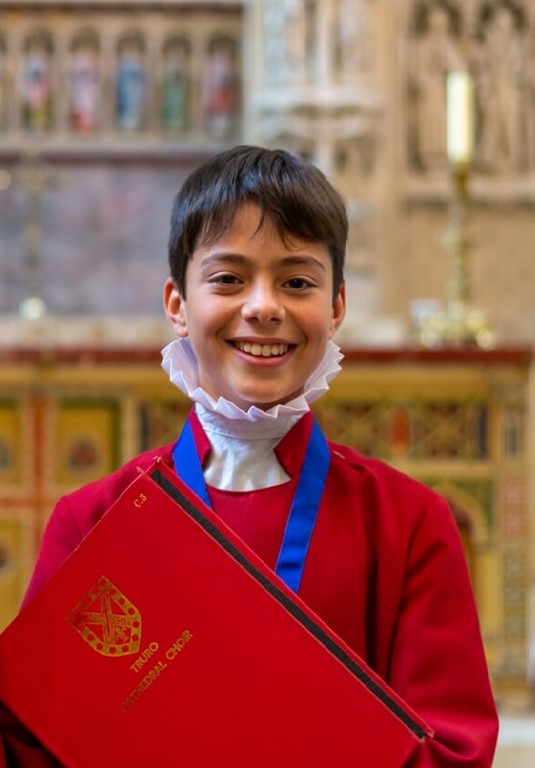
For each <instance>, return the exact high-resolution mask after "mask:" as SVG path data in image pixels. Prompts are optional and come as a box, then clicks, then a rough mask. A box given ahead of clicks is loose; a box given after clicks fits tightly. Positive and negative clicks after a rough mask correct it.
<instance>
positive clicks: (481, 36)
mask: <svg viewBox="0 0 535 768" xmlns="http://www.w3.org/2000/svg"><path fill="white" fill-rule="evenodd" d="M404 34H405V40H404V41H403V42H404V45H403V50H404V62H403V64H404V72H405V88H404V103H403V105H402V109H403V111H404V122H405V150H404V151H405V162H406V168H407V176H408V180H409V183H408V189H409V194H410V196H411V197H414V196H415V197H426V195H427V197H433V198H441V199H443V200H444V199H445V198H446V196H447V194H448V192H449V184H448V159H447V135H446V134H447V97H446V82H447V76H448V73H449V72H451V71H453V70H458V69H466V70H467V71H468V72H469V73H470V74H471V76H472V79H473V83H474V137H473V138H474V153H473V158H472V163H471V190H472V193H473V196H474V197H475V198H477V199H481V200H484V201H486V202H500V203H501V202H514V201H520V200H529V201H533V200H534V199H535V191H534V185H533V180H534V177H535V7H534V3H533V2H532V0H479V1H478V0H470V2H459V0H408V2H407V4H406V18H405V33H404Z"/></svg>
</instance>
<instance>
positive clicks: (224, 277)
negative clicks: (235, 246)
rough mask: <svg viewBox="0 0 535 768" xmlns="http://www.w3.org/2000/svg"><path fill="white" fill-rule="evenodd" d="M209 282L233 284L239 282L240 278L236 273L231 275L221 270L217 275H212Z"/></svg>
mask: <svg viewBox="0 0 535 768" xmlns="http://www.w3.org/2000/svg"><path fill="white" fill-rule="evenodd" d="M209 282H210V283H215V284H216V285H235V284H236V283H238V282H240V280H239V278H238V277H236V275H231V274H229V273H228V272H221V273H219V274H217V275H212V277H211V278H210V280H209Z"/></svg>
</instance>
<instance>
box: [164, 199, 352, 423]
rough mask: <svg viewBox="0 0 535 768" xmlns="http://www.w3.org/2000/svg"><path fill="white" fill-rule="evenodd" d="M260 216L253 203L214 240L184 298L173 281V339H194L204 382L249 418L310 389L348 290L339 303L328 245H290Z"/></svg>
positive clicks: (168, 289)
mask: <svg viewBox="0 0 535 768" xmlns="http://www.w3.org/2000/svg"><path fill="white" fill-rule="evenodd" d="M258 221H259V210H258V208H257V207H256V206H254V205H245V206H244V207H243V208H242V209H240V210H239V211H238V214H237V216H236V218H235V220H234V223H233V225H232V226H231V227H230V228H229V230H228V231H227V232H226V233H225V234H223V235H222V236H221V237H220V238H219V239H217V240H216V241H215V242H213V243H210V244H209V245H200V246H199V247H198V248H197V249H196V250H195V252H194V253H193V256H192V258H191V260H190V261H189V263H188V268H187V272H186V296H187V299H184V298H182V297H181V296H180V294H179V292H178V290H177V288H176V286H175V284H174V282H173V281H172V279H171V278H169V279H168V280H167V281H166V284H165V287H164V306H165V310H166V314H167V316H168V318H169V320H170V321H171V323H172V325H173V328H174V330H175V333H176V334H177V335H178V336H180V337H185V336H189V337H190V340H191V344H192V346H193V349H194V351H195V354H196V356H197V360H198V364H199V378H200V384H201V386H202V387H203V389H205V390H206V391H207V392H208V393H209V394H210V395H211V396H212V397H214V398H215V399H217V398H218V397H224V398H226V399H227V400H230V401H232V402H233V403H235V404H236V405H238V406H240V407H241V408H243V409H244V410H247V409H248V408H250V406H252V405H256V406H258V407H259V408H262V409H267V408H269V407H271V406H273V405H276V404H277V403H285V402H288V401H289V400H291V399H292V398H294V397H296V396H297V395H298V394H300V393H301V392H302V391H303V387H304V384H305V382H306V380H307V379H308V378H309V376H310V374H311V373H312V372H313V371H314V369H315V368H316V366H317V365H318V364H319V363H320V361H321V359H322V358H323V355H324V353H325V347H326V344H327V341H328V340H329V339H330V338H331V337H332V336H333V334H334V332H335V331H336V330H337V328H338V327H339V326H340V323H341V322H342V319H343V317H344V312H345V293H344V289H343V288H342V289H341V291H340V293H339V295H338V296H337V297H336V299H335V301H334V303H333V299H332V290H333V288H332V286H333V274H332V264H331V259H330V256H329V252H328V249H327V246H326V245H323V244H321V243H309V242H305V241H301V240H297V239H294V238H292V239H291V240H290V239H288V242H287V243H284V242H283V240H281V238H280V236H279V235H278V233H277V231H276V229H275V227H274V226H273V225H272V223H271V222H270V221H269V220H266V221H265V223H264V225H263V227H262V228H261V229H260V230H259V231H258V232H256V228H257V226H258Z"/></svg>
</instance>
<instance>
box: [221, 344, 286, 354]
mask: <svg viewBox="0 0 535 768" xmlns="http://www.w3.org/2000/svg"><path fill="white" fill-rule="evenodd" d="M233 343H234V346H235V347H236V348H237V349H239V350H240V352H245V354H246V355H253V357H281V356H282V355H285V354H286V352H288V348H289V345H288V344H258V343H256V342H250V341H235V342H233Z"/></svg>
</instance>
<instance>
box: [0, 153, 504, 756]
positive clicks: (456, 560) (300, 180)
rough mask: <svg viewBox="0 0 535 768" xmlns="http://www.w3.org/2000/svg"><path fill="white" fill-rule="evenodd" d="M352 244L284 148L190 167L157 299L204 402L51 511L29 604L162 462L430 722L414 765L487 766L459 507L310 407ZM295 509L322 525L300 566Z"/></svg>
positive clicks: (326, 371) (175, 362) (333, 356)
mask: <svg viewBox="0 0 535 768" xmlns="http://www.w3.org/2000/svg"><path fill="white" fill-rule="evenodd" d="M346 239H347V219H346V212H345V204H344V201H343V199H342V198H341V197H340V196H339V194H338V193H337V192H336V191H335V190H334V189H333V188H332V187H331V185H330V184H329V183H328V181H327V180H326V179H325V177H324V176H323V174H322V173H321V172H320V171H319V170H317V169H316V168H314V167H313V166H312V165H309V164H308V163H306V162H304V161H303V160H301V159H299V158H297V157H294V156H293V155H291V154H289V153H287V152H284V151H281V150H274V151H271V150H267V149H262V148H257V147H237V148H234V149H232V150H229V151H227V152H224V153H222V154H220V155H218V156H216V157H214V158H212V159H210V160H208V161H207V162H206V163H205V164H204V165H202V166H201V167H200V168H199V169H197V170H196V171H194V173H193V174H191V176H190V177H189V178H188V179H187V180H186V182H185V183H184V185H183V187H182V188H181V190H180V191H179V193H178V195H177V197H176V200H175V203H174V206H173V211H172V217H171V233H170V239H169V263H170V270H171V276H170V277H169V278H168V280H167V281H166V283H165V287H164V306H165V312H166V314H167V317H168V318H169V320H170V322H171V324H172V326H173V328H174V330H175V333H176V335H177V336H178V339H177V340H176V341H175V342H173V343H172V344H170V345H169V346H168V347H166V349H165V350H164V359H163V366H164V368H165V369H166V370H167V372H168V373H169V376H170V378H171V380H172V381H173V382H174V383H175V384H176V385H177V386H178V387H179V388H180V389H182V390H183V391H184V392H186V393H187V394H188V395H189V396H190V397H191V399H192V400H193V401H194V402H195V407H194V408H193V409H192V411H191V413H190V416H189V419H188V421H187V423H186V425H185V427H184V430H183V432H182V434H181V436H180V438H179V439H178V440H177V442H176V443H175V444H174V445H168V446H164V447H162V448H161V449H159V450H157V451H155V450H151V451H149V452H148V453H146V454H144V455H142V456H138V457H136V458H135V459H134V460H133V461H131V462H129V463H127V464H126V465H125V466H123V467H122V468H121V469H119V470H118V471H117V472H115V473H113V474H112V475H110V476H109V477H106V478H104V479H102V480H100V481H97V482H96V483H92V484H91V485H89V486H86V487H85V488H82V489H80V490H78V491H75V492H74V493H72V494H70V495H69V496H67V497H65V498H63V499H61V500H60V501H59V502H58V504H57V506H56V508H55V510H54V512H53V514H52V516H51V518H50V522H49V524H48V527H47V530H46V532H45V535H44V538H43V543H42V547H41V552H40V555H39V559H38V562H37V566H36V569H35V572H34V575H33V579H32V581H31V584H30V587H29V590H28V594H27V597H26V599H29V598H30V597H31V596H32V595H33V594H35V593H36V591H37V590H38V589H39V588H40V587H41V585H42V584H43V583H44V582H45V581H46V580H47V579H48V578H49V577H50V576H51V575H52V573H53V572H54V571H56V570H57V568H58V567H59V566H60V565H61V563H62V562H63V560H64V559H65V558H66V557H67V555H68V554H69V553H70V552H71V551H72V550H73V549H74V548H75V547H76V545H77V544H78V543H79V541H80V540H81V539H82V537H83V536H84V535H85V534H86V533H87V532H88V531H89V530H90V529H91V528H92V527H93V525H94V524H95V523H96V522H97V520H98V519H99V518H100V517H101V516H102V515H103V514H104V513H105V511H106V510H107V509H108V508H109V507H110V505H111V504H112V503H113V501H115V499H116V498H117V497H118V496H119V494H120V493H121V491H122V490H123V489H124V488H125V487H126V486H127V485H128V484H129V483H130V482H131V481H132V480H133V479H134V478H135V476H136V472H137V468H138V467H148V466H149V465H150V464H151V463H152V461H153V460H154V458H155V456H156V455H159V456H161V457H162V458H163V460H165V461H167V462H168V463H169V464H170V465H172V466H174V467H175V470H176V471H177V473H178V474H179V475H180V476H181V477H182V478H183V479H184V480H185V481H186V482H187V483H188V484H190V486H191V487H192V488H193V489H194V490H195V491H196V492H197V493H198V494H199V495H201V496H202V497H203V498H204V499H205V500H206V501H207V502H208V504H210V505H211V506H212V508H213V509H214V511H215V512H216V513H217V514H218V515H219V516H220V517H221V518H223V519H224V520H225V522H226V523H227V524H228V525H230V526H231V527H232V528H233V529H234V530H235V531H236V532H237V533H238V534H239V535H240V536H241V537H242V539H243V540H244V541H245V542H246V543H247V544H248V545H249V546H250V547H251V548H252V549H254V550H255V551H256V553H257V554H258V555H259V556H260V557H261V558H262V559H263V560H264V561H265V562H266V563H267V565H268V566H270V567H271V568H273V569H274V570H275V571H276V572H277V573H278V574H279V575H280V576H281V578H283V579H284V580H285V581H286V582H287V583H288V585H289V586H291V588H292V589H294V590H295V591H296V592H298V593H299V595H300V596H301V597H302V598H303V600H305V602H307V603H308V605H309V606H310V607H311V608H312V609H313V610H314V611H315V612H316V613H317V614H319V616H320V617H321V618H322V619H324V620H325V621H326V623H327V624H329V625H330V626H331V628H332V629H333V630H334V631H335V632H337V633H338V634H339V635H340V636H341V637H342V638H343V639H344V640H345V641H346V642H347V643H348V644H349V645H350V646H351V647H352V648H353V649H354V650H355V651H356V652H357V653H358V654H359V655H360V656H361V657H362V658H363V659H364V660H365V661H367V663H368V664H369V665H370V666H371V667H373V668H374V669H375V670H376V671H377V672H378V673H379V674H380V675H381V677H383V678H384V680H386V682H387V683H389V684H390V685H391V686H392V687H393V688H394V689H395V690H396V691H397V692H398V693H399V694H400V695H401V696H402V697H403V698H404V699H405V700H406V701H407V702H408V704H409V705H411V706H412V707H413V708H414V709H415V710H416V711H417V712H418V713H419V714H420V715H421V716H422V717H423V718H424V719H426V720H427V722H428V723H429V725H430V726H431V727H432V728H433V729H434V731H435V738H434V739H431V740H429V741H428V742H427V743H425V745H423V746H422V747H421V748H420V751H419V752H418V753H417V755H416V757H415V758H413V760H412V761H411V763H410V766H411V768H416V766H417V767H418V768H431V766H433V767H434V768H439V767H440V768H447V766H457V765H464V766H472V767H473V768H475V767H476V766H477V767H478V768H484V767H485V766H490V765H491V763H492V756H493V752H494V747H495V741H496V733H497V719H496V712H495V707H494V702H493V698H492V694H491V690H490V686H489V680H488V674H487V669H486V664H485V659H484V653H483V648H482V643H481V637H480V632H479V626H478V621H477V616H476V611H475V607H474V601H473V597H472V593H471V589H470V583H469V577H468V573H467V569H466V565H465V561H464V555H463V551H462V548H461V544H460V538H459V535H458V532H457V529H456V525H455V521H454V518H453V515H452V513H451V511H450V509H449V508H448V506H447V504H446V502H445V501H444V500H443V499H442V498H440V497H439V496H437V495H436V494H435V493H434V492H432V491H431V490H430V489H428V488H426V487H425V486H423V485H420V484H419V483H417V482H415V481H414V480H412V479H410V478H408V477H406V476H404V475H402V474H400V473H399V472H397V471H395V470H393V469H392V468H390V467H388V466H387V465H385V464H383V463H381V462H379V461H376V460H370V459H366V458H364V457H362V456H361V455H359V454H358V453H357V452H356V451H354V450H352V449H350V448H347V447H345V446H340V445H335V444H333V443H330V442H329V443H327V441H325V438H324V437H323V435H322V434H321V432H320V431H319V428H317V425H315V422H314V419H313V417H312V415H311V412H310V403H311V402H312V401H313V400H315V399H316V398H317V397H319V396H320V395H321V394H322V393H323V392H325V391H326V389H327V382H328V381H329V380H330V379H331V378H332V376H334V375H335V374H336V373H337V371H338V370H339V365H338V361H339V359H340V355H339V351H338V348H337V347H336V345H335V344H334V343H333V342H332V341H331V339H332V337H333V335H334V334H335V332H336V330H337V329H338V328H339V326H340V324H341V322H342V320H343V317H344V311H345V290H344V284H343V261H344V253H345V247H346ZM311 457H312V458H311ZM298 481H300V482H299V483H298ZM318 483H319V490H318V486H317V484H318ZM294 504H297V505H299V504H306V505H309V507H310V508H311V509H312V511H313V516H312V517H313V524H312V525H311V526H310V529H309V530H308V534H307V535H308V538H307V542H306V546H305V547H304V548H303V551H300V552H298V553H297V555H296V553H292V557H290V555H289V554H288V552H287V550H286V543H285V537H284V533H285V526H286V522H287V519H288V516H289V510H290V509H291V508H292V510H293V505H294ZM296 560H297V565H296ZM10 748H12V749H14V747H13V746H11V747H10ZM379 768H380V767H379Z"/></svg>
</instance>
